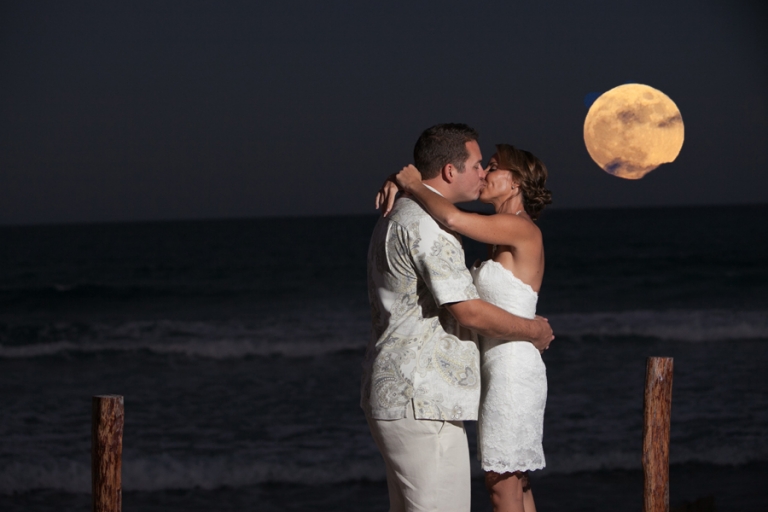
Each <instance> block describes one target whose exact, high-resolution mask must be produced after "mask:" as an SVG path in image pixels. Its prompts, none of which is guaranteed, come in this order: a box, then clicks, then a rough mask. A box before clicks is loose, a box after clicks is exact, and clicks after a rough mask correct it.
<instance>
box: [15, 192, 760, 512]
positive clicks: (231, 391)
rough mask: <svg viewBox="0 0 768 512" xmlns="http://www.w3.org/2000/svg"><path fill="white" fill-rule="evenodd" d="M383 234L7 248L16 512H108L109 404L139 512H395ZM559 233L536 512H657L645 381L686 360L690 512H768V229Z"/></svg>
mask: <svg viewBox="0 0 768 512" xmlns="http://www.w3.org/2000/svg"><path fill="white" fill-rule="evenodd" d="M374 222H375V217H373V216H360V217H328V218H305V219H259V220H228V221H195V222H167V223H143V224H109V225H83V226H78V225H70V226H31V227H0V403H2V406H3V407H2V413H1V414H0V510H28V511H33V512H34V511H47V510H82V511H85V510H88V509H89V506H90V505H89V499H90V497H89V495H88V493H89V490H90V459H89V457H90V397H91V396H92V395H96V394H106V393H115V394H122V395H124V396H125V409H126V428H125V437H124V467H123V486H124V507H125V510H150V511H151V510H158V511H159V510H221V511H226V510H242V509H252V510H329V511H330V510H338V511H345V510H349V511H352V510H372V511H375V510H382V511H383V510H387V506H388V505H387V503H388V502H387V493H386V483H385V480H384V470H383V464H382V462H381V459H380V457H379V455H378V453H377V451H376V449H375V446H374V445H373V442H372V441H371V439H370V435H369V433H368V430H367V426H366V424H365V420H364V418H363V416H362V413H361V411H360V410H359V408H358V405H357V404H358V396H359V392H358V386H359V378H360V362H361V359H362V354H363V350H364V347H365V344H366V342H367V339H368V329H369V326H368V321H369V315H368V305H367V299H366V290H365V254H366V251H367V243H368V238H369V236H370V231H371V229H372V226H373V224H374ZM540 225H541V227H542V230H543V231H544V234H545V243H546V250H547V275H546V277H545V282H544V286H543V288H542V291H541V299H540V302H539V311H540V313H541V314H544V315H545V316H548V317H549V318H550V321H551V322H552V324H553V326H554V328H555V331H556V335H557V339H556V340H555V343H554V345H553V347H552V350H549V351H548V352H547V354H546V357H545V361H546V363H547V368H548V378H549V400H548V404H547V415H546V420H545V421H546V424H545V439H544V447H545V452H546V455H547V469H545V470H544V471H541V472H537V473H534V474H533V477H532V480H533V485H534V493H535V496H536V500H537V503H538V504H539V509H540V510H564V511H567V510H573V511H576V510H616V509H624V510H627V509H632V508H634V509H639V508H640V504H641V501H642V473H641V471H640V451H641V446H642V439H641V434H642V396H643V379H644V375H645V359H646V358H647V357H649V356H671V357H674V358H675V377H674V379H675V380H674V391H673V415H672V441H671V442H672V444H671V459H672V468H671V486H672V490H671V501H672V503H673V504H675V503H682V502H684V501H693V500H695V499H697V498H701V497H705V496H713V497H714V499H715V503H716V506H717V509H718V510H755V511H757V510H765V509H766V504H768V490H766V489H767V488H766V487H765V485H764V484H763V483H762V482H765V481H766V476H768V436H766V435H765V432H768V373H767V372H766V369H767V368H768V207H765V206H755V207H728V208H686V209H652V210H651V209H649V210H600V211H558V210H554V211H551V212H546V214H545V216H544V218H543V219H542V221H541V223H540ZM466 245H467V253H468V254H467V257H468V260H470V261H473V260H474V259H475V258H476V257H481V256H482V255H483V253H484V249H483V247H482V246H480V245H479V244H474V243H470V242H467V244H466ZM467 427H468V431H469V436H470V443H471V444H472V445H473V444H474V424H472V423H468V424H467ZM473 456H474V454H473ZM473 464H475V465H474V467H473V468H474V478H475V480H474V482H473V485H474V489H473V491H474V494H473V500H474V501H473V510H489V509H490V508H489V505H488V501H487V498H486V497H485V495H484V493H483V491H482V475H481V472H480V469H479V466H478V465H477V464H476V462H473Z"/></svg>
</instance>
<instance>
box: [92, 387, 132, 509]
mask: <svg viewBox="0 0 768 512" xmlns="http://www.w3.org/2000/svg"><path fill="white" fill-rule="evenodd" d="M124 421H125V413H124V410H123V397H122V396H119V395H101V396H94V397H93V424H92V430H91V436H92V439H91V483H92V487H93V512H121V510H122V508H123V487H122V476H121V470H122V462H123V460H122V459H123V423H124Z"/></svg>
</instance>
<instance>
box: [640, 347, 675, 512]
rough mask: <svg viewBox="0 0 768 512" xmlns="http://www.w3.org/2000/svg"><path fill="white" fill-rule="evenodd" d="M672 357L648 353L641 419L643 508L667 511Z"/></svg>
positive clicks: (652, 510)
mask: <svg viewBox="0 0 768 512" xmlns="http://www.w3.org/2000/svg"><path fill="white" fill-rule="evenodd" d="M671 410H672V358H671V357H649V358H648V366H647V367H646V373H645V407H644V423H643V475H644V477H645V494H644V498H643V510H644V512H669V420H670V412H671Z"/></svg>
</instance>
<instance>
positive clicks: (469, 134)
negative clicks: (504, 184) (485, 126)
mask: <svg viewBox="0 0 768 512" xmlns="http://www.w3.org/2000/svg"><path fill="white" fill-rule="evenodd" d="M477 139H478V134H477V131H475V130H474V129H472V128H470V127H469V126H467V125H465V124H461V123H444V124H437V125H435V126H432V127H431V128H427V129H426V130H424V132H422V134H421V136H420V137H419V140H417V141H416V146H415V147H414V148H413V163H414V164H415V165H416V168H417V169H418V170H419V172H420V173H421V178H422V179H424V180H429V179H432V178H436V177H437V176H438V175H439V174H440V169H442V168H443V167H445V166H446V165H448V164H453V165H454V167H456V169H458V171H459V172H464V163H465V162H466V161H467V159H468V158H469V151H467V146H466V144H467V142H471V141H473V140H477Z"/></svg>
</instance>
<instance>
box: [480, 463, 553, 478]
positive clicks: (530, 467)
mask: <svg viewBox="0 0 768 512" xmlns="http://www.w3.org/2000/svg"><path fill="white" fill-rule="evenodd" d="M546 466H547V465H546V464H545V463H544V462H543V461H538V462H529V463H527V464H509V463H506V462H500V461H490V460H483V461H482V467H483V471H493V472H494V473H498V474H500V475H503V474H504V473H514V472H516V471H536V470H537V469H544V468H545V467H546Z"/></svg>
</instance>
